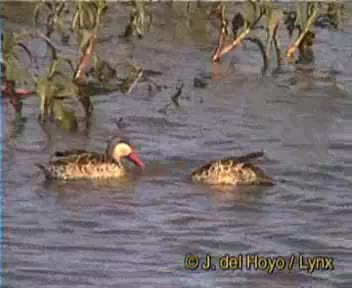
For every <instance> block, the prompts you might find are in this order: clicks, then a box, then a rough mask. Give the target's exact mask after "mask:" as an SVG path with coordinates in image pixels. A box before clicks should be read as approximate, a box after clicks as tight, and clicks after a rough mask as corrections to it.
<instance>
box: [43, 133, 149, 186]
mask: <svg viewBox="0 0 352 288" xmlns="http://www.w3.org/2000/svg"><path fill="white" fill-rule="evenodd" d="M112 140H113V139H112ZM124 157H126V158H129V159H130V160H131V161H133V162H134V163H135V164H136V165H138V166H140V167H141V168H143V166H144V164H143V162H142V161H141V160H140V159H139V156H138V155H137V154H136V153H135V152H134V151H133V149H132V148H131V146H130V145H129V144H128V143H127V142H126V141H122V140H120V139H119V140H118V141H117V143H115V144H113V143H112V141H111V140H110V141H109V143H108V145H107V148H106V150H105V153H104V154H100V153H96V152H88V151H85V150H67V151H59V152H56V153H55V154H54V155H53V156H52V157H51V159H50V161H49V164H48V167H45V166H43V165H41V164H37V166H38V167H39V168H40V169H42V170H43V171H44V173H45V176H46V177H47V178H49V179H62V180H73V179H89V178H91V179H101V178H117V177H121V176H123V175H124V174H125V169H124V167H123V165H122V163H121V159H122V158H124Z"/></svg>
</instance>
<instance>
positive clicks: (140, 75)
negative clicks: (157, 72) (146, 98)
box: [127, 68, 144, 95]
mask: <svg viewBox="0 0 352 288" xmlns="http://www.w3.org/2000/svg"><path fill="white" fill-rule="evenodd" d="M143 72H144V70H143V68H141V71H139V73H138V75H137V77H136V79H134V81H133V83H132V84H131V86H130V87H129V88H128V91H127V95H130V94H131V92H132V91H133V89H134V88H135V87H136V86H137V83H138V81H139V80H140V79H141V78H142V76H143Z"/></svg>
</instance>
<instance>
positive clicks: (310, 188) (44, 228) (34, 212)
mask: <svg viewBox="0 0 352 288" xmlns="http://www.w3.org/2000/svg"><path fill="white" fill-rule="evenodd" d="M19 11H20V10H19ZM18 13H20V12H18ZM121 13H122V12H121ZM168 13H169V12H168ZM114 17H115V15H114V12H110V14H108V16H107V23H110V22H109V21H113V20H114ZM156 18H157V17H156ZM157 19H159V22H160V23H158V24H155V25H154V26H153V27H152V30H151V31H150V33H147V34H146V36H145V38H144V39H142V40H137V39H135V40H133V41H131V42H124V40H121V39H119V38H118V37H117V35H118V34H119V33H121V30H123V26H121V25H122V24H121V25H120V26H121V27H120V26H119V27H120V28H116V31H115V30H109V29H106V30H107V32H106V33H107V36H108V37H107V38H108V40H107V41H108V42H104V44H101V47H102V48H101V49H100V50H99V53H100V55H101V56H102V57H105V58H107V59H109V60H111V61H116V62H118V61H119V60H118V59H121V57H130V56H133V59H134V61H135V62H136V63H139V64H141V65H143V66H144V67H145V68H146V69H153V70H157V71H161V72H162V73H163V74H162V75H161V76H158V77H155V78H154V79H155V81H156V82H158V83H160V84H163V83H167V84H168V86H170V88H168V89H165V90H162V91H161V92H160V93H156V92H153V93H151V94H148V89H147V86H146V85H144V84H141V85H139V86H138V87H137V88H136V90H134V92H133V93H132V95H129V96H127V95H123V94H121V93H117V92H115V93H111V94H107V95H98V96H95V97H93V98H92V99H93V102H94V106H95V110H94V115H93V119H92V125H91V127H90V129H89V130H88V131H84V129H81V130H80V132H79V133H75V134H68V133H65V132H63V131H61V130H59V129H56V128H52V129H51V133H50V135H51V138H52V139H51V142H50V145H49V147H47V149H43V150H42V151H38V149H37V150H36V147H41V146H43V143H45V141H47V139H46V137H45V135H44V134H43V131H42V130H41V128H40V127H39V125H38V122H37V121H36V115H37V112H38V110H37V107H38V101H39V100H38V98H37V97H34V96H33V97H30V98H28V99H27V100H26V101H25V104H24V113H23V114H24V116H25V117H26V118H27V121H26V122H25V123H24V127H23V129H20V127H17V129H16V126H15V123H14V121H13V113H12V112H13V111H12V108H11V106H8V105H7V104H5V105H4V108H3V110H4V113H3V114H4V115H3V119H4V128H3V130H4V135H3V143H4V146H3V158H4V160H3V161H4V165H3V170H4V171H3V172H4V184H3V187H4V199H3V201H4V202H3V203H4V212H3V224H4V239H3V248H4V250H3V251H4V253H3V263H4V264H3V268H4V274H3V277H4V284H5V287H12V288H19V287H52V288H54V287H55V288H56V287H77V288H78V287H235V286H236V287H237V285H239V286H238V287H292V288H293V287H295V288H296V287H319V288H325V287H346V288H347V287H352V235H351V231H352V224H351V216H352V193H351V184H352V177H351V175H352V153H351V152H352V98H351V91H352V86H351V76H352V68H351V67H352V57H351V56H352V48H351V47H352V46H351V43H352V27H351V24H350V22H349V23H346V25H345V26H344V30H343V31H339V32H334V31H327V30H318V33H317V43H316V46H315V56H316V62H315V65H314V67H308V68H305V69H300V68H298V67H283V71H282V72H280V73H273V74H272V73H268V75H267V76H265V77H260V76H259V74H258V72H259V70H260V63H261V62H260V61H261V60H260V55H259V53H258V51H257V50H256V49H255V48H251V47H247V48H248V49H243V47H240V48H239V49H237V50H236V51H235V52H233V53H232V54H231V56H228V57H226V58H225V60H224V61H222V63H220V64H218V65H215V66H214V65H213V64H211V63H210V61H209V59H210V56H211V54H212V52H213V48H214V47H215V46H214V45H215V44H216V39H217V37H216V34H215V32H216V29H215V28H214V27H213V28H211V27H210V28H209V27H208V28H209V29H208V30H209V31H208V30H207V31H201V32H199V31H198V30H197V31H198V32H197V33H196V32H194V30H192V29H196V28H194V27H193V28H192V27H188V26H185V25H184V26H182V25H181V26H182V27H179V25H180V24H177V23H179V22H177V21H176V20H175V19H176V18H172V17H164V18H162V17H161V16H160V18H157ZM160 19H161V20H160ZM127 20H128V14H127V13H125V14H124V17H122V16H121V19H120V20H119V21H121V23H126V21H127ZM106 25H107V26H108V24H106ZM118 29H119V30H118ZM198 29H200V28H198ZM117 30H118V31H117ZM180 31H181V32H182V31H183V32H182V33H181V32H180ZM195 35H196V36H198V37H196V36H195ZM199 35H201V36H199ZM109 37H110V38H109ZM119 57H120V58H119ZM200 73H203V74H204V73H205V74H209V75H210V76H211V79H210V80H209V82H208V87H207V88H205V89H199V88H194V87H193V79H194V77H196V76H197V75H199V74H200ZM178 80H181V81H183V82H184V85H185V86H184V89H183V92H182V95H181V98H180V105H181V107H180V109H177V108H176V107H173V106H172V105H171V106H170V107H169V109H167V110H166V111H163V109H162V108H163V107H165V105H166V104H167V103H168V102H169V101H170V96H171V95H172V94H173V93H174V91H175V87H176V85H177V81H178ZM119 117H123V119H124V122H125V124H126V125H125V127H124V128H123V131H120V133H123V134H124V135H126V136H127V137H128V138H129V139H130V141H131V142H132V143H133V144H134V145H135V146H136V147H137V149H138V151H139V152H140V154H141V156H142V158H143V160H144V162H145V163H146V169H145V171H144V172H143V173H139V172H138V171H133V175H132V176H131V177H129V178H126V179H123V180H121V181H114V182H109V183H94V182H84V181H83V182H75V183H60V182H52V183H47V182H44V181H43V175H42V174H41V173H40V172H39V171H37V169H36V168H35V166H34V164H35V163H37V162H46V161H48V158H49V156H50V154H51V153H52V152H54V151H56V150H61V149H69V148H83V149H89V150H96V151H103V149H104V147H105V143H106V139H107V138H108V137H109V136H111V135H114V134H116V133H118V130H117V128H116V125H115V119H116V118H119ZM82 126H84V125H83V124H82ZM81 128H82V127H81ZM16 147H17V148H18V149H17V150H16ZM26 149H29V150H30V151H31V150H33V152H26ZM256 150H264V151H265V152H266V157H265V159H263V160H262V161H261V166H262V167H263V168H264V169H265V170H266V171H267V172H268V174H270V175H273V177H274V178H275V179H277V182H278V183H277V185H276V186H274V187H266V188H260V187H249V188H238V189H224V188H223V187H206V186H202V185H194V184H192V183H191V182H190V181H189V178H188V177H189V174H190V172H191V171H192V169H193V168H196V167H198V166H199V165H201V164H202V163H204V162H207V161H208V160H211V159H217V158H220V157H224V156H229V155H240V154H245V153H247V152H252V151H256ZM188 253H193V254H195V255H198V256H201V257H204V256H205V255H206V254H210V255H213V256H216V257H218V256H221V255H223V254H226V253H229V254H231V255H238V254H247V253H255V254H257V255H264V256H279V255H282V256H290V255H291V254H295V255H298V254H304V255H310V256H318V255H320V256H329V257H333V258H334V263H335V269H334V271H316V272H314V273H312V274H310V273H306V272H303V271H298V269H297V266H295V267H296V268H295V269H294V270H293V271H292V272H291V273H288V272H287V271H285V272H275V273H274V274H273V275H268V274H267V273H265V272H261V271H246V270H245V269H244V270H243V271H219V270H217V271H211V272H204V271H200V270H197V271H194V272H189V271H186V270H185V269H184V258H185V255H186V254H188ZM296 261H297V259H296Z"/></svg>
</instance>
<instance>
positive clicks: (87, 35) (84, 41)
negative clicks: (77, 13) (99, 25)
mask: <svg viewBox="0 0 352 288" xmlns="http://www.w3.org/2000/svg"><path fill="white" fill-rule="evenodd" d="M80 35H81V41H80V43H79V47H80V49H81V50H83V49H84V48H85V47H86V46H88V43H89V41H90V39H91V37H92V35H93V32H92V31H90V30H86V29H82V30H81V31H80Z"/></svg>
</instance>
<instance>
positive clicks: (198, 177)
mask: <svg viewBox="0 0 352 288" xmlns="http://www.w3.org/2000/svg"><path fill="white" fill-rule="evenodd" d="M263 155H264V153H263V152H254V153H250V154H247V155H244V156H241V157H228V158H224V159H221V160H217V161H212V162H209V163H207V164H205V165H204V166H202V167H200V168H199V169H196V170H194V171H193V172H192V180H193V181H194V182H202V183H207V184H226V185H252V184H265V185H273V184H274V181H273V179H272V178H270V177H269V176H267V175H266V174H265V173H264V171H263V170H262V169H261V168H259V167H257V166H256V165H254V164H253V163H251V161H252V160H253V159H256V158H258V157H262V156H263Z"/></svg>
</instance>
